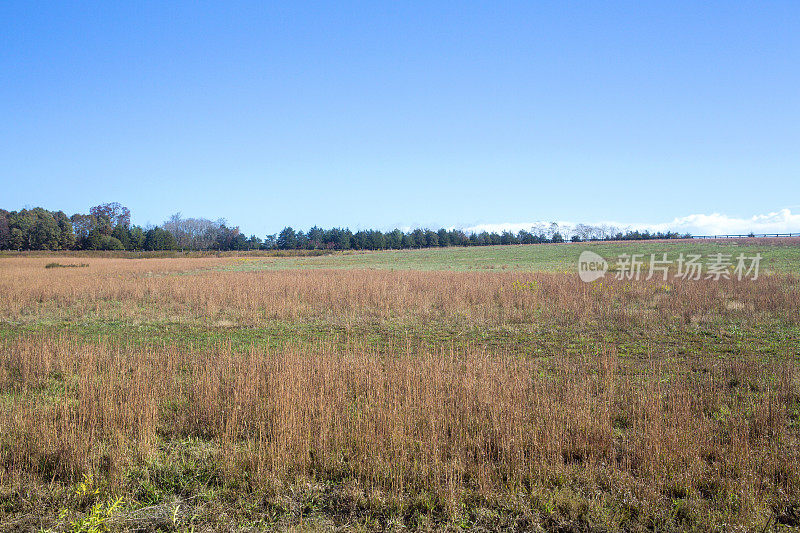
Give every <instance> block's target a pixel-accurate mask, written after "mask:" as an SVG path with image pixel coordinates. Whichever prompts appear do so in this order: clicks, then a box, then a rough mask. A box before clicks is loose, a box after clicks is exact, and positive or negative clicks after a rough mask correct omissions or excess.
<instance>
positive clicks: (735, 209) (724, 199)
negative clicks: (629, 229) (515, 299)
mask: <svg viewBox="0 0 800 533" xmlns="http://www.w3.org/2000/svg"><path fill="white" fill-rule="evenodd" d="M0 118H1V119H2V120H0V185H1V186H2V187H1V188H0V206H1V207H4V208H6V209H19V208H22V207H24V206H30V207H32V206H42V207H45V208H49V209H63V210H64V211H66V212H68V213H74V212H87V211H88V208H89V206H91V205H95V204H97V203H101V202H106V201H119V202H121V203H123V204H125V205H127V206H129V207H130V208H131V210H132V212H133V218H134V222H137V223H141V224H145V223H148V222H150V223H160V222H162V221H163V220H164V219H165V218H167V217H168V216H169V215H170V214H171V213H174V212H176V211H180V212H182V213H183V214H184V215H187V216H205V217H208V218H218V217H225V218H227V219H228V220H229V221H230V222H232V223H234V224H237V225H240V226H241V227H242V229H243V230H244V231H246V232H248V233H256V234H258V235H262V236H263V235H264V234H267V233H274V232H276V231H278V230H280V229H281V227H283V226H284V225H292V226H294V227H296V228H301V229H306V228H308V227H310V226H311V225H313V224H318V225H321V226H325V227H329V226H349V227H350V228H351V229H359V228H368V227H376V228H387V229H388V228H392V227H395V226H415V225H430V226H440V225H442V226H452V225H457V226H460V225H472V224H477V223H494V222H521V221H531V220H553V219H555V220H571V221H577V222H580V221H587V222H591V221H598V220H616V221H622V222H642V221H653V222H662V221H666V220H671V219H672V218H674V217H677V216H682V215H687V214H690V213H712V212H722V213H726V214H729V215H732V216H750V215H753V214H757V213H765V212H770V211H775V210H777V209H779V208H784V207H794V208H795V209H796V208H797V207H798V204H800V2H797V1H791V2H731V1H722V2H694V1H691V2H681V1H674V2H658V3H657V2H640V1H631V2H625V3H618V2H583V1H581V2H565V1H553V2H535V1H527V2H519V3H502V2H501V3H498V2H485V3H484V2H481V3H477V2H418V3H412V2H387V3H377V2H360V3H346V2H334V3H320V2H314V3H311V2H309V3H303V4H301V3H298V2H286V3H284V4H279V3H272V2H252V3H236V2H215V3H210V2H202V3H201V2H185V3H182V2H142V1H137V2H130V3H127V4H123V3H122V2H97V3H83V2H81V3H72V2H53V3H45V2H28V1H21V2H14V1H6V2H2V3H0Z"/></svg>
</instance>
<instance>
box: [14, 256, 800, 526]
mask: <svg viewBox="0 0 800 533" xmlns="http://www.w3.org/2000/svg"><path fill="white" fill-rule="evenodd" d="M51 260H52V258H26V259H18V258H14V259H0V294H3V298H2V300H0V317H2V318H3V320H4V321H6V322H7V323H12V324H19V323H22V322H25V323H34V322H35V321H36V320H39V319H41V318H42V317H45V316H50V317H61V318H63V319H70V320H79V319H87V318H93V319H98V320H105V319H114V320H133V319H137V320H144V321H159V320H169V321H185V322H192V323H197V324H206V325H209V326H213V325H214V324H215V323H218V322H219V321H220V320H222V319H226V320H230V323H231V324H235V325H238V326H252V327H256V326H259V325H264V324H268V323H270V322H271V321H275V320H285V321H290V322H291V321H309V320H327V321H331V322H337V323H347V322H362V323H382V322H386V321H392V320H401V321H405V322H406V323H412V322H413V323H421V324H427V323H434V324H435V323H438V322H441V321H449V322H451V323H456V324H458V323H461V324H469V325H471V326H478V327H506V326H510V325H514V324H517V325H519V324H522V325H533V324H538V325H539V326H541V327H550V326H554V325H557V324H569V325H571V326H572V327H573V328H574V329H573V330H572V331H574V333H575V334H576V335H578V334H581V333H582V332H585V331H587V330H588V329H589V328H594V330H597V329H599V330H600V331H601V332H603V333H604V335H605V336H604V339H605V340H604V341H603V342H601V343H600V344H598V345H597V346H596V347H595V348H594V349H590V350H586V351H585V352H583V353H580V354H578V355H565V353H563V352H562V351H560V350H559V349H553V348H548V350H549V352H548V353H546V354H544V355H545V357H541V358H531V357H527V356H523V355H520V352H519V350H517V349H516V347H515V345H514V343H509V345H508V346H502V345H501V346H493V347H487V346H485V345H481V344H480V343H478V342H463V343H453V342H452V341H449V342H440V343H436V342H434V343H430V342H428V343H421V342H420V343H418V344H415V345H411V344H405V345H403V344H390V345H388V347H387V346H382V347H381V349H380V350H378V349H377V348H376V347H375V346H373V345H372V344H370V342H368V341H367V340H366V339H364V340H362V341H358V340H356V341H354V342H350V343H348V344H347V345H346V346H342V345H340V344H337V343H336V342H333V340H332V339H328V340H325V339H323V340H314V341H306V342H300V341H296V342H293V341H292V339H288V340H287V342H286V343H284V344H283V345H281V346H280V347H279V348H275V349H269V348H267V347H266V346H263V345H259V344H253V345H251V346H249V347H248V348H246V349H234V348H232V347H231V345H230V344H227V343H222V344H219V345H215V346H210V347H195V348H187V347H186V346H183V345H180V344H178V343H177V342H176V343H165V344H163V345H157V346H147V345H131V344H126V343H125V342H122V341H116V340H114V339H111V340H105V341H99V342H89V341H87V340H86V339H84V338H81V337H79V336H75V335H67V334H62V335H55V336H53V335H46V334H41V333H36V332H35V331H34V332H24V331H18V332H14V333H12V334H10V335H6V337H4V338H3V340H2V341H0V446H1V448H0V451H1V452H2V453H1V454H0V487H21V486H23V485H24V484H25V483H30V480H31V479H36V480H39V482H41V483H45V484H66V485H69V484H73V483H76V482H78V481H79V480H80V479H81V478H82V476H83V475H86V474H91V475H92V476H93V477H95V478H102V479H105V480H106V481H107V483H109V487H110V489H109V490H111V491H112V492H115V493H122V494H124V493H125V491H126V490H127V487H129V485H130V477H129V475H128V473H129V472H131V471H134V470H135V469H136V468H138V467H139V466H140V465H141V464H147V462H148V461H152V460H154V458H156V457H158V456H159V453H161V447H162V446H163V445H164V443H169V442H182V441H184V440H186V439H199V441H202V442H207V443H209V445H210V446H211V449H212V450H213V453H212V455H213V465H215V466H214V468H216V469H218V471H219V474H218V475H219V477H220V478H221V479H224V480H227V482H229V483H230V482H232V480H236V483H237V486H239V487H243V488H242V490H246V491H261V492H263V493H264V494H266V496H265V497H267V498H269V497H270V496H269V495H270V494H272V495H275V494H279V493H281V491H286V490H288V489H287V487H291V486H293V484H295V483H297V482H298V480H301V479H315V480H321V481H325V482H330V483H339V484H344V485H347V484H355V486H356V487H358V490H359V491H364V492H365V493H367V492H371V491H373V492H374V491H377V492H378V493H380V494H383V495H385V498H388V500H389V501H394V502H399V503H395V504H391V505H389V504H387V505H388V506H389V507H392V506H394V507H392V508H397V509H401V510H402V509H404V508H406V507H408V506H409V505H411V504H410V503H409V502H413V501H414V499H415V498H419V497H421V496H420V495H429V496H430V497H431V498H433V501H434V502H436V503H435V504H434V508H440V509H441V510H440V512H441V513H442V515H443V516H444V517H445V520H454V519H455V518H456V517H458V516H460V513H463V512H464V511H463V509H464V506H465V505H467V503H468V502H470V501H474V500H475V499H476V498H477V499H478V500H480V501H482V502H490V501H493V499H494V500H495V501H496V500H498V499H500V500H502V499H504V498H512V497H515V496H514V495H518V494H526V495H528V496H526V497H527V498H529V500H528V501H529V504H528V505H529V512H533V511H531V509H532V508H533V507H530V506H534V507H535V505H534V503H532V502H535V501H536V498H537V497H539V496H537V495H541V494H552V492H553V491H559V490H564V489H565V488H568V489H569V490H570V491H573V492H574V493H575V494H579V495H580V501H582V502H589V503H588V504H587V505H590V506H591V508H592V509H594V511H592V512H595V513H597V514H595V515H592V517H590V518H587V517H586V516H584V515H583V514H581V512H577V514H574V515H573V516H570V519H571V520H578V522H577V524H578V525H580V524H584V525H586V524H588V523H590V522H591V521H592V520H594V521H595V522H597V523H600V524H606V525H607V526H609V525H610V526H609V527H611V526H614V525H616V526H617V527H622V528H627V527H633V526H634V525H636V526H637V527H648V525H647V524H650V526H649V527H657V525H658V524H661V525H662V526H664V525H669V524H672V526H675V525H676V524H681V523H682V522H681V520H687V521H688V522H686V524H689V525H691V524H692V523H699V524H702V527H711V525H714V524H716V525H715V527H718V526H719V527H722V526H720V524H722V523H723V522H725V521H728V522H725V523H728V524H737V525H739V526H742V527H745V528H756V527H760V526H761V525H762V524H763V522H764V521H765V520H766V519H768V518H769V517H770V516H771V515H770V513H777V512H778V511H775V510H774V509H778V508H779V506H781V505H783V506H785V505H788V504H787V502H793V501H800V440H799V434H800V368H798V363H797V352H796V346H793V345H792V344H790V343H784V344H783V345H782V346H783V347H782V348H781V350H782V351H781V353H774V354H772V355H768V356H764V355H763V354H759V353H758V350H757V349H756V348H758V344H759V340H758V339H753V338H749V339H746V342H743V343H742V344H741V345H740V346H739V347H738V348H737V349H736V350H735V351H734V352H733V353H730V354H729V355H728V356H726V357H725V358H720V357H719V356H718V354H709V355H705V354H703V353H693V354H692V355H691V356H687V357H676V356H675V353H676V351H675V350H673V349H670V350H667V349H666V346H660V345H658V344H657V343H653V344H647V336H648V335H650V334H652V333H653V332H655V331H659V332H662V333H663V332H665V331H666V332H673V333H675V334H678V333H680V332H681V331H684V330H685V329H691V328H695V327H696V326H697V325H698V323H704V322H707V323H717V322H720V321H721V322H722V323H726V322H730V323H738V324H746V323H747V322H748V321H750V322H754V323H761V324H767V325H768V324H771V323H775V322H779V323H781V324H784V325H785V326H786V327H796V325H797V323H798V318H800V316H799V315H798V306H797V303H796V302H797V298H798V284H797V281H796V280H795V279H794V278H791V277H785V276H782V277H779V276H768V277H762V278H761V279H759V280H758V281H755V282H733V281H731V282H720V283H713V282H682V283H675V282H670V283H666V284H665V283H663V282H655V281H653V282H640V283H632V282H627V283H625V282H621V281H614V280H609V281H605V282H603V284H602V285H601V284H599V283H598V284H591V285H590V284H584V283H582V282H580V281H579V280H578V279H577V277H576V276H572V275H564V274H510V273H452V272H426V273H421V272H387V271H282V272H220V271H211V270H204V269H209V268H214V267H218V266H221V265H222V264H224V261H229V260H227V259H219V258H203V259H178V260H173V259H150V260H127V259H102V260H99V259H98V260H94V259H92V260H90V261H89V262H90V266H89V267H88V268H81V269H49V270H47V269H45V268H44V265H45V264H46V262H48V261H51ZM185 271H193V272H194V273H192V274H189V275H177V274H178V273H180V272H185ZM464 327H466V326H464ZM619 331H625V332H626V334H628V335H631V334H633V333H638V334H640V335H641V336H642V338H643V339H644V340H643V342H644V343H645V344H646V345H647V346H648V347H649V348H648V356H647V357H645V358H633V359H632V358H628V357H623V356H620V355H618V349H617V345H616V342H615V335H616V334H617V332H619ZM568 340H569V339H564V342H565V343H566V342H567V341H568ZM409 342H416V341H409ZM676 342H679V341H677V338H676ZM679 348H680V347H679ZM15 490H16V489H15ZM548 491H549V492H548ZM542 497H545V496H542ZM684 500H686V501H691V502H692V510H691V512H688V511H686V510H685V509H684V510H683V511H680V512H677V511H675V503H674V502H675V501H684ZM487 505H488V504H487ZM542 505H543V507H542V509H545V510H543V511H541V513H540V514H539V515H537V516H538V517H539V518H541V517H542V516H546V515H547V513H556V514H557V513H558V510H557V509H556V510H553V509H550V508H549V507H548V506H547V505H546V504H542ZM398 512H399V511H398ZM603 513H605V514H603ZM676 513H677V514H676ZM681 513H683V514H681ZM687 513H688V514H687ZM703 516H705V517H706V518H702V517H703ZM576 517H577V518H576ZM708 517H712V518H708ZM703 520H705V521H703ZM582 521H583V522H582ZM586 521H589V522H586ZM693 521H694V522H693ZM575 524H576V522H572V525H573V526H574V527H578V526H576V525H575ZM550 526H552V528H555V525H554V523H551V524H550ZM665 527H666V526H665ZM723 529H724V527H723Z"/></svg>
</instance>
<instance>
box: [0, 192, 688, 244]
mask: <svg viewBox="0 0 800 533" xmlns="http://www.w3.org/2000/svg"><path fill="white" fill-rule="evenodd" d="M568 230H569V231H568V232H567V231H565V229H562V228H559V226H558V224H556V223H552V224H550V225H549V226H546V225H541V224H540V225H538V227H533V228H531V231H527V230H520V231H518V232H516V233H514V232H510V231H504V232H501V233H497V232H486V231H484V232H470V233H467V232H464V231H462V230H458V229H444V228H442V229H439V230H438V231H434V230H431V229H422V228H417V229H414V230H410V231H401V230H399V229H395V230H393V231H388V232H382V231H379V230H360V231H356V232H352V231H351V230H349V229H347V228H330V229H323V228H319V227H317V226H314V227H313V228H311V229H310V230H308V231H307V232H304V231H297V230H294V229H293V228H291V227H286V228H284V229H283V230H282V231H281V232H280V233H277V234H274V235H267V236H266V237H265V238H264V239H261V238H259V237H256V236H255V235H251V236H249V237H248V236H246V235H245V234H244V233H242V232H241V231H240V229H239V228H238V227H230V226H228V224H227V222H226V221H225V220H224V219H219V220H216V221H212V220H208V219H205V218H183V217H182V216H181V215H180V214H179V213H178V214H175V215H173V216H172V217H170V218H169V219H168V220H167V221H165V222H164V223H163V224H162V225H161V226H154V227H141V226H136V225H131V212H130V210H129V209H128V208H127V207H125V206H123V205H121V204H119V203H117V202H112V203H106V204H101V205H97V206H94V207H92V208H91V209H90V210H89V213H88V214H74V215H72V216H67V215H66V214H65V213H64V212H63V211H48V210H46V209H42V208H41V207H36V208H33V209H22V210H20V211H6V210H4V209H0V250H130V251H142V250H143V251H158V250H219V251H223V250H240V251H243V250H400V249H407V248H433V247H446V246H488V245H497V244H538V243H560V242H565V241H566V240H570V241H573V242H582V241H599V240H647V239H674V238H687V237H691V235H688V234H686V235H679V234H678V233H675V232H656V233H651V232H648V231H643V232H640V231H625V232H623V231H620V230H618V229H616V228H613V227H608V226H589V225H585V224H579V225H577V226H575V228H569V229H568ZM567 234H568V235H569V238H568V239H567V238H566V237H565V235H567Z"/></svg>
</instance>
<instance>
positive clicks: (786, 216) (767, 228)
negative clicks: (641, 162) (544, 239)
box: [462, 208, 800, 236]
mask: <svg viewBox="0 0 800 533" xmlns="http://www.w3.org/2000/svg"><path fill="white" fill-rule="evenodd" d="M550 224H551V223H550V222H544V221H538V222H504V223H498V224H478V225H475V226H469V227H466V228H462V229H463V230H464V231H466V232H467V233H473V232H475V233H480V232H482V231H488V232H493V231H494V232H497V233H502V232H504V231H510V232H512V233H517V232H519V231H520V230H523V229H524V230H526V231H532V230H533V232H534V233H539V232H541V231H546V230H547V229H548V228H549V227H550ZM557 224H558V226H559V231H560V232H561V233H562V234H564V235H565V236H569V235H572V233H573V232H574V230H575V227H576V226H577V224H578V223H575V222H567V221H558V222H557ZM586 224H587V225H590V226H595V227H606V228H616V229H619V230H621V231H627V230H649V231H675V232H678V233H691V234H692V235H730V234H742V235H744V234H748V233H750V232H753V233H797V232H800V214H794V213H792V212H791V210H790V209H788V208H786V209H781V210H779V211H775V212H774V213H767V214H764V215H753V216H752V217H749V218H737V217H730V216H728V215H723V214H720V213H712V214H694V215H687V216H684V217H678V218H675V219H673V220H672V221H671V222H660V223H634V224H626V223H621V222H611V221H605V222H587V223H586Z"/></svg>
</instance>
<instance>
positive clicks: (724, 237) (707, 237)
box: [692, 233, 800, 239]
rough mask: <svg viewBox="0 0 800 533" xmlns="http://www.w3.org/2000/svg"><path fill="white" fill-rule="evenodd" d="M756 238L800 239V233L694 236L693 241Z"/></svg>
mask: <svg viewBox="0 0 800 533" xmlns="http://www.w3.org/2000/svg"><path fill="white" fill-rule="evenodd" d="M755 237H760V238H764V237H800V233H748V234H747V235H692V239H747V238H755Z"/></svg>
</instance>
